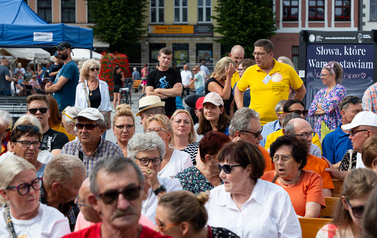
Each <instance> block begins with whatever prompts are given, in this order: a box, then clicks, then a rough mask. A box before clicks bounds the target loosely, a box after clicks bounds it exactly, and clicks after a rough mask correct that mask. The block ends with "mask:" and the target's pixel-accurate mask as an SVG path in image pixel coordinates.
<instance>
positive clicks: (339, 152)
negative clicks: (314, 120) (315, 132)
mask: <svg viewBox="0 0 377 238" xmlns="http://www.w3.org/2000/svg"><path fill="white" fill-rule="evenodd" d="M340 126H341V125H339V126H338V128H337V129H336V130H335V131H333V132H330V133H329V134H327V135H326V136H325V138H324V139H323V141H322V153H323V157H325V158H326V159H328V160H329V161H330V163H332V164H336V163H338V162H339V161H341V160H342V159H343V156H344V154H345V153H346V152H347V150H349V149H352V148H353V147H352V143H351V140H350V139H348V137H349V134H346V133H345V132H344V131H342V129H341V128H340Z"/></svg>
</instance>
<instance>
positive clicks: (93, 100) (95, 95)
mask: <svg viewBox="0 0 377 238" xmlns="http://www.w3.org/2000/svg"><path fill="white" fill-rule="evenodd" d="M89 101H90V107H94V108H98V107H99V105H100V104H101V92H100V91H99V86H98V87H97V88H96V89H94V91H89Z"/></svg>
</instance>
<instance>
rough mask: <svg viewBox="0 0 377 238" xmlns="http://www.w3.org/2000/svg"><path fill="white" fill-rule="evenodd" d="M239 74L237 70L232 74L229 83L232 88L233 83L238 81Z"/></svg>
mask: <svg viewBox="0 0 377 238" xmlns="http://www.w3.org/2000/svg"><path fill="white" fill-rule="evenodd" d="M240 79H241V78H240V75H239V74H238V71H236V72H235V73H234V74H233V77H232V82H231V83H230V84H231V85H232V88H234V85H235V84H236V83H237V82H238V81H240Z"/></svg>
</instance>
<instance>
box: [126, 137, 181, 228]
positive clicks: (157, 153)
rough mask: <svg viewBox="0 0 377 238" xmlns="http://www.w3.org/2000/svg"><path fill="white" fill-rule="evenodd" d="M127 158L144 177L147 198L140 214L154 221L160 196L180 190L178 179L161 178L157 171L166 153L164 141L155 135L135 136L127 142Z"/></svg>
mask: <svg viewBox="0 0 377 238" xmlns="http://www.w3.org/2000/svg"><path fill="white" fill-rule="evenodd" d="M127 150H128V156H129V158H130V159H132V160H134V161H135V163H136V164H137V165H138V166H139V167H140V170H141V172H142V173H143V175H144V177H145V183H144V186H145V187H146V188H148V197H147V198H146V199H144V201H143V205H142V206H143V207H142V210H141V213H142V214H143V215H145V216H147V217H148V218H149V219H150V220H151V221H154V216H155V214H156V208H157V202H158V200H159V199H160V198H161V196H162V194H164V193H166V192H170V191H176V190H182V186H181V184H180V183H179V181H178V179H175V178H173V179H170V178H162V177H161V176H160V175H159V173H158V171H160V170H161V163H162V161H163V159H162V158H163V157H164V155H165V152H166V146H165V143H164V141H163V140H162V139H161V137H159V136H158V135H157V134H156V133H150V132H147V133H145V134H135V135H134V136H133V137H132V138H131V139H130V140H129V142H128V146H127Z"/></svg>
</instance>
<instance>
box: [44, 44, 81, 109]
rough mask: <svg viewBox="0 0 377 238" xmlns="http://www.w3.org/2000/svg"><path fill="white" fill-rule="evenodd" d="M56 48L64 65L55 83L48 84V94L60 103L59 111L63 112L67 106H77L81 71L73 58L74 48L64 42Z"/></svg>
mask: <svg viewBox="0 0 377 238" xmlns="http://www.w3.org/2000/svg"><path fill="white" fill-rule="evenodd" d="M55 48H56V49H57V50H58V56H59V58H60V59H61V60H62V62H63V63H64V65H63V67H62V68H61V69H60V71H59V72H58V74H57V75H56V78H55V81H54V82H49V83H48V84H46V93H52V96H53V97H54V98H55V99H56V101H57V102H58V105H59V111H60V112H62V111H63V110H64V109H65V108H66V107H67V106H74V105H75V96H76V87H77V84H78V82H79V69H78V68H77V65H76V63H75V61H73V60H72V58H71V51H72V46H71V44H70V43H69V42H66V41H63V42H61V43H60V44H59V45H58V46H56V47H55Z"/></svg>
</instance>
